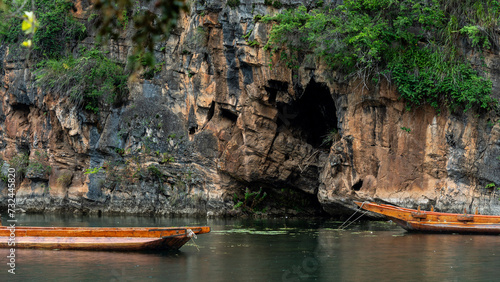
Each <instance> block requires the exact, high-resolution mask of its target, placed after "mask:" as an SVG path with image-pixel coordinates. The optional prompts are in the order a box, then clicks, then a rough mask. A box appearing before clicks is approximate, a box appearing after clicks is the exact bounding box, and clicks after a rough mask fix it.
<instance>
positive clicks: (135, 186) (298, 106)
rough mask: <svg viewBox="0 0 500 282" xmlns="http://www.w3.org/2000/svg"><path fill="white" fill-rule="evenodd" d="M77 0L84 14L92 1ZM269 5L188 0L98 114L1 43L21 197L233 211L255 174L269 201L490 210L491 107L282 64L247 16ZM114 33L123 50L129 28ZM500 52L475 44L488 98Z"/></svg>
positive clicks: (55, 203)
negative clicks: (420, 99) (454, 105)
mask: <svg viewBox="0 0 500 282" xmlns="http://www.w3.org/2000/svg"><path fill="white" fill-rule="evenodd" d="M281 2H282V3H283V4H284V7H283V9H284V8H287V7H290V6H294V5H298V4H305V5H311V4H310V3H309V2H310V1H294V0H289V1H281ZM77 7H78V9H79V11H78V12H77V14H78V15H85V10H86V9H88V7H87V5H84V4H82V3H79V5H77ZM277 11H278V10H276V9H275V8H273V7H270V6H266V5H265V4H264V3H263V1H252V0H243V1H241V3H240V5H238V6H237V7H233V8H232V7H229V6H227V5H226V3H225V1H214V0H205V1H197V2H196V3H195V4H193V6H192V9H191V12H190V14H188V15H185V16H183V18H182V19H181V21H180V25H179V26H178V28H176V29H175V30H174V31H173V33H172V34H171V35H170V37H169V39H168V41H166V42H162V43H160V44H158V46H157V48H156V51H155V55H156V59H157V61H158V62H161V63H163V66H162V70H161V71H160V72H158V73H156V74H155V75H154V77H153V78H152V79H149V80H145V79H142V80H139V81H131V82H130V83H129V88H130V89H131V91H130V94H129V97H127V101H126V103H124V104H123V105H121V106H119V107H113V106H110V107H108V108H107V109H105V110H101V111H100V112H99V114H93V113H90V112H87V111H84V110H81V109H80V108H78V107H77V106H76V105H73V104H72V103H71V101H70V100H69V98H68V97H65V96H64V95H62V94H61V93H49V92H46V91H44V90H42V89H41V88H40V87H37V84H36V82H35V75H34V74H33V72H32V70H33V66H31V65H30V63H29V62H28V61H27V60H26V59H25V57H24V56H20V55H14V53H15V52H14V51H13V50H12V47H11V48H10V49H9V48H8V47H7V46H3V47H2V52H1V55H2V62H3V64H2V70H3V71H2V74H1V76H2V77H1V80H2V82H3V87H2V88H1V90H0V97H1V106H0V110H1V112H0V142H1V143H0V156H1V157H2V159H3V160H5V161H6V162H4V165H3V167H2V172H3V174H5V173H6V170H7V168H8V167H9V163H8V162H7V161H9V160H10V163H12V159H13V158H20V156H22V154H23V153H26V154H28V155H29V164H30V165H28V167H27V169H26V173H25V177H24V178H23V179H20V182H19V183H18V190H17V200H18V206H19V207H21V208H23V209H24V210H27V211H37V212H40V211H60V210H67V211H77V212H91V213H112V212H120V213H154V214H202V215H227V214H234V213H236V214H237V213H239V212H240V211H241V210H240V209H235V210H233V205H234V204H235V202H237V201H238V200H239V199H243V198H244V192H245V189H246V188H249V189H250V190H249V191H257V190H259V189H261V188H262V189H263V190H262V191H265V192H266V193H267V195H268V197H267V198H265V199H264V202H263V203H264V205H265V206H267V207H268V209H267V212H268V213H271V214H280V213H281V214H283V213H287V214H298V213H300V214H309V215H312V214H319V213H321V212H322V211H326V212H327V213H329V214H331V215H334V216H336V215H340V214H346V213H350V212H351V211H350V209H351V208H352V207H353V204H352V199H361V200H364V199H379V200H382V201H387V202H391V203H394V204H399V205H403V206H406V207H415V206H416V205H422V206H423V208H425V207H426V206H427V205H431V204H432V205H434V206H435V207H436V208H437V209H439V210H443V211H462V210H463V208H464V207H466V208H468V209H470V208H476V207H477V208H479V211H480V212H483V213H492V214H500V204H499V201H498V195H497V194H498V192H495V190H494V188H488V189H485V188H484V187H485V186H486V185H487V184H489V183H496V185H500V122H498V120H499V113H487V114H479V115H478V114H477V113H472V112H471V113H467V114H463V113H459V114H453V113H449V112H447V111H446V110H445V109H443V110H442V111H441V112H440V113H437V112H436V111H435V110H433V109H432V108H430V107H419V108H414V109H412V110H411V111H407V110H406V109H405V102H404V101H401V100H399V99H398V94H397V92H396V91H395V88H394V86H393V85H390V84H388V83H387V82H382V83H380V84H379V85H376V86H374V85H365V84H364V82H362V81H358V80H352V81H341V80H340V79H339V77H338V75H337V74H336V73H335V72H334V71H331V70H329V69H326V68H325V67H324V66H323V65H321V63H320V62H318V61H315V60H314V59H312V58H310V56H308V55H307V54H305V55H304V59H303V60H302V63H301V66H300V68H299V69H296V70H293V71H292V70H290V69H288V68H287V67H286V66H285V64H284V63H282V62H280V61H279V58H278V57H277V56H276V57H270V55H269V52H268V51H264V50H263V48H262V46H263V45H264V44H265V42H266V41H267V35H268V32H269V29H270V25H268V24H263V23H261V22H257V23H255V22H254V20H253V17H254V15H256V14H261V15H262V14H269V13H275V12H277ZM256 42H258V43H259V44H256ZM79 44H80V45H83V46H92V45H93V44H94V38H93V37H92V36H89V37H88V38H87V39H85V40H84V41H83V42H80V43H79ZM109 49H110V56H111V57H113V58H115V59H117V60H119V61H121V62H123V63H125V62H126V57H127V55H128V54H130V52H131V44H130V41H129V39H128V38H127V36H126V32H124V36H123V38H121V39H120V40H117V41H115V42H112V43H111V44H110V46H109ZM471 56H473V54H471ZM270 60H271V61H272V62H273V66H272V68H270V67H269V61H270ZM499 60H500V57H499V56H498V54H489V55H487V57H486V62H487V65H488V68H489V74H490V75H491V79H492V81H493V84H494V91H493V95H494V96H495V97H496V98H500V92H499V91H498V87H499V85H500V84H499V78H500V76H499V74H500V67H499V66H500V64H498V61H499ZM87 169H94V172H95V173H85V172H86V170H87ZM19 174H20V173H19ZM2 185H3V186H2V195H1V197H3V199H0V202H1V205H3V206H6V205H7V200H6V198H7V189H6V188H5V187H6V185H5V183H4V182H2ZM490 186H491V185H490ZM245 205H247V206H248V207H250V206H251V205H252V204H251V203H250V200H249V202H248V203H245Z"/></svg>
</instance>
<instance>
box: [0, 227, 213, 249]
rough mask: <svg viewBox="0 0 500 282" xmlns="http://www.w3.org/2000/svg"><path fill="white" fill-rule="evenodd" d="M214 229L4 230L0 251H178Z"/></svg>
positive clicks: (70, 228) (23, 228)
mask: <svg viewBox="0 0 500 282" xmlns="http://www.w3.org/2000/svg"><path fill="white" fill-rule="evenodd" d="M208 232H210V227H207V226H203V227H167V228H157V227H153V228H151V227H114V228H109V227H25V226H16V227H15V228H11V227H7V226H1V227H0V247H3V248H37V249H60V250H97V251H104V250H105V251H157V250H178V249H179V248H180V247H182V246H183V245H184V244H186V243H187V242H188V241H189V240H190V239H191V238H193V237H195V236H196V235H197V234H203V233H208Z"/></svg>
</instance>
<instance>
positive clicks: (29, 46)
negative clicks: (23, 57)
mask: <svg viewBox="0 0 500 282" xmlns="http://www.w3.org/2000/svg"><path fill="white" fill-rule="evenodd" d="M21 45H22V46H24V47H28V48H31V39H30V40H26V41H23V43H21Z"/></svg>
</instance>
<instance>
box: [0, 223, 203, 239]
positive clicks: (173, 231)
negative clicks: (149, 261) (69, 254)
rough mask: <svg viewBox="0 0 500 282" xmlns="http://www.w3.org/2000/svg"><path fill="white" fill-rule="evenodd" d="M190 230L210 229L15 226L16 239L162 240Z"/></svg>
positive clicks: (0, 230)
mask: <svg viewBox="0 0 500 282" xmlns="http://www.w3.org/2000/svg"><path fill="white" fill-rule="evenodd" d="M188 229H190V230H191V231H193V233H195V234H203V233H208V232H210V227H208V226H203V227H175V228H143V227H138V228H131V227H124V228H121V227H116V228H100V227H88V228H87V227H80V228H79V227H72V228H59V227H23V226H16V228H15V230H16V237H26V236H35V237H138V238H162V237H168V236H173V235H179V234H184V233H186V232H187V231H186V230H188ZM9 235H10V229H9V228H8V227H6V226H2V227H0V236H9Z"/></svg>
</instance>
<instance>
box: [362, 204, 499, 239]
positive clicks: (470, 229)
mask: <svg viewBox="0 0 500 282" xmlns="http://www.w3.org/2000/svg"><path fill="white" fill-rule="evenodd" d="M355 203H356V204H357V205H358V206H360V207H361V208H363V209H365V210H368V211H371V212H375V213H378V214H381V215H385V216H386V217H387V218H388V219H390V220H392V221H393V222H395V223H396V224H398V225H399V226H401V227H402V228H404V229H406V230H408V231H417V232H433V233H461V234H500V216H494V215H478V214H456V213H440V212H434V211H420V210H414V209H407V208H400V207H396V206H391V205H383V204H376V203H370V202H364V203H361V202H355Z"/></svg>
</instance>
